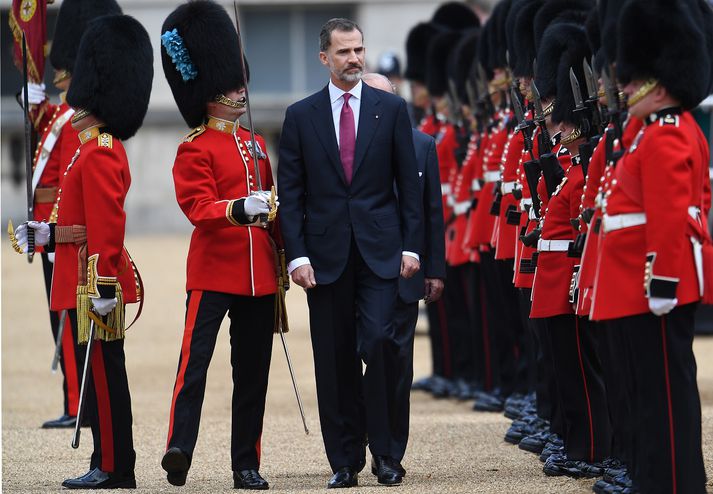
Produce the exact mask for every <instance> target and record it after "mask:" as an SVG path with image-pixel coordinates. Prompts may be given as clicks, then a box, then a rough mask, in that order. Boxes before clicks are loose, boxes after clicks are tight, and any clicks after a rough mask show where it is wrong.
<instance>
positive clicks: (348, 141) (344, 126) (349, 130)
mask: <svg viewBox="0 0 713 494" xmlns="http://www.w3.org/2000/svg"><path fill="white" fill-rule="evenodd" d="M343 96H344V104H343V105H342V113H341V115H340V117H339V157H340V158H341V159H342V167H344V176H345V177H346V179H347V184H351V183H352V173H353V171H354V170H353V167H354V134H355V131H354V113H353V112H352V109H351V107H350V106H349V98H350V97H351V94H349V93H344V95H343Z"/></svg>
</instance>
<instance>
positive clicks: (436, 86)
mask: <svg viewBox="0 0 713 494" xmlns="http://www.w3.org/2000/svg"><path fill="white" fill-rule="evenodd" d="M461 36H462V34H461V33H460V32H458V31H445V32H443V33H441V34H438V35H437V36H435V37H434V38H433V40H432V41H431V43H430V44H429V45H428V53H427V54H426V88H427V89H428V92H429V93H430V94H431V96H443V95H444V94H446V92H447V91H448V57H449V56H450V54H451V52H453V51H454V49H455V47H456V45H457V44H458V41H459V40H460V38H461Z"/></svg>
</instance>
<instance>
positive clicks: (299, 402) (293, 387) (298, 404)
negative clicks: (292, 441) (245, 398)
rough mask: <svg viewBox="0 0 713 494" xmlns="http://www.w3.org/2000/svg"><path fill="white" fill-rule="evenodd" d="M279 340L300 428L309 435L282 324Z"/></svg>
mask: <svg viewBox="0 0 713 494" xmlns="http://www.w3.org/2000/svg"><path fill="white" fill-rule="evenodd" d="M279 328H280V329H279V332H280V340H281V341H282V348H283V349H284V350H285V358H286V359H287V368H288V369H289V370H290V378H291V379H292V389H294V390H295V398H297V406H298V407H299V409H300V416H301V417H302V426H303V427H304V428H305V434H306V435H309V429H308V428H307V419H306V418H305V410H304V407H303V406H302V398H300V390H299V389H298V388H297V379H295V371H294V370H293V369H292V359H290V351H289V350H288V349H287V340H286V339H285V333H284V331H282V324H280V325H279Z"/></svg>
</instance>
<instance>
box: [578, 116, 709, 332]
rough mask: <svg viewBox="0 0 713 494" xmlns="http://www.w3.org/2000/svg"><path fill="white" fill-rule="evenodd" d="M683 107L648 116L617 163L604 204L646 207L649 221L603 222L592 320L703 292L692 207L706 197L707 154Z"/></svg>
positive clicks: (635, 209) (609, 210) (608, 210)
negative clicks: (651, 300) (653, 300)
mask: <svg viewBox="0 0 713 494" xmlns="http://www.w3.org/2000/svg"><path fill="white" fill-rule="evenodd" d="M677 113H678V112H677V111H674V110H667V111H662V112H659V113H658V114H654V115H652V116H651V117H649V118H648V119H647V121H646V122H645V125H644V127H642V128H641V130H640V131H639V134H638V135H637V136H636V138H635V139H634V141H633V143H632V144H631V145H630V146H629V148H628V149H627V151H626V153H625V154H624V156H623V157H622V158H621V160H620V161H619V163H618V164H617V167H616V172H615V174H616V177H615V178H616V180H615V181H614V180H612V185H611V189H610V190H609V191H608V192H607V194H606V196H607V197H605V199H604V201H603V202H604V204H603V206H602V210H603V212H604V213H605V214H606V215H610V216H616V215H621V214H627V213H639V214H640V213H644V214H645V216H646V219H645V221H646V222H645V224H640V225H638V226H630V227H626V228H621V229H616V230H610V231H606V228H603V230H604V231H603V232H602V239H601V247H600V254H599V261H598V267H597V273H596V279H595V284H594V293H593V300H592V314H591V317H592V319H595V320H605V319H613V318H620V317H626V316H631V315H637V314H645V313H647V312H649V305H648V297H649V296H653V297H662V298H673V296H675V297H676V298H677V299H678V303H679V304H680V305H683V304H689V303H692V302H697V301H698V300H700V298H701V295H700V292H699V286H698V277H697V274H696V268H695V263H694V258H693V252H692V247H691V241H690V238H689V237H690V236H691V235H694V234H695V233H694V231H695V230H696V228H699V222H698V220H694V219H693V218H692V217H691V215H690V214H689V208H690V207H700V206H701V204H704V188H705V185H704V180H705V177H706V176H707V170H706V169H707V168H708V159H709V155H708V148H707V146H705V145H702V143H701V142H700V139H699V137H698V136H699V131H698V130H697V128H696V123H695V121H694V120H693V118H692V117H691V116H690V114H688V113H684V114H683V115H678V114H677ZM605 223H606V218H605Z"/></svg>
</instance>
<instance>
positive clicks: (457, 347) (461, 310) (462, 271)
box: [443, 263, 476, 382]
mask: <svg viewBox="0 0 713 494" xmlns="http://www.w3.org/2000/svg"><path fill="white" fill-rule="evenodd" d="M446 279H447V280H448V283H447V284H446V286H445V288H444V292H443V298H444V300H445V304H446V314H447V318H448V329H449V337H450V341H451V345H450V348H451V362H452V365H453V378H454V379H462V380H465V381H468V382H470V381H473V380H474V379H475V377H476V367H475V365H476V362H475V355H474V351H475V347H474V342H473V340H474V338H473V335H474V334H475V327H474V326H475V324H474V319H475V316H474V310H473V296H472V293H471V292H472V290H473V287H472V286H471V283H470V280H471V270H470V263H465V264H460V265H458V266H450V265H449V266H447V267H446Z"/></svg>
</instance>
